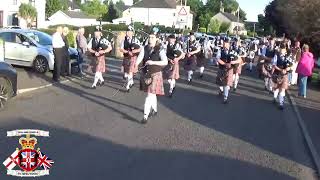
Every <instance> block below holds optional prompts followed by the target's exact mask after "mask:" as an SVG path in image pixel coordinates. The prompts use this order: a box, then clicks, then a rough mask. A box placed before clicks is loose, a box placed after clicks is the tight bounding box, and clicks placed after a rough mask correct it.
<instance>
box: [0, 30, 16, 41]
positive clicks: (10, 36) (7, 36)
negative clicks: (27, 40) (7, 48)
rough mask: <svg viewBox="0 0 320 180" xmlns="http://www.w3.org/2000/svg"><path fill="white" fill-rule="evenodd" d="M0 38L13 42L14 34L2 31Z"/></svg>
mask: <svg viewBox="0 0 320 180" xmlns="http://www.w3.org/2000/svg"><path fill="white" fill-rule="evenodd" d="M0 38H1V39H3V40H4V41H5V42H14V41H15V40H14V34H13V33H10V32H4V33H1V34H0Z"/></svg>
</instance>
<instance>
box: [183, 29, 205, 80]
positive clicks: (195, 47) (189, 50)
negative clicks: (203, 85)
mask: <svg viewBox="0 0 320 180" xmlns="http://www.w3.org/2000/svg"><path fill="white" fill-rule="evenodd" d="M200 51H201V46H200V44H199V43H198V41H196V37H195V35H194V33H193V32H191V33H190V34H189V40H188V42H187V47H186V63H185V66H184V69H185V70H186V71H187V72H188V83H189V84H190V83H191V82H192V76H193V71H194V70H195V68H196V66H197V55H198V53H199V52H200Z"/></svg>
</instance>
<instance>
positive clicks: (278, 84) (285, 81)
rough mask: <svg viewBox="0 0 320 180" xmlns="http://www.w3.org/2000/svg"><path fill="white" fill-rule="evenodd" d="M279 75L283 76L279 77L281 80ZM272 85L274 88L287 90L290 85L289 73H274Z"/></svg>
mask: <svg viewBox="0 0 320 180" xmlns="http://www.w3.org/2000/svg"><path fill="white" fill-rule="evenodd" d="M279 76H282V78H279V79H281V80H279V79H278V78H277V77H279ZM272 87H273V89H285V90H287V89H288V87H289V78H288V74H286V75H279V74H274V75H273V76H272Z"/></svg>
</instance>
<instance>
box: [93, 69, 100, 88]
mask: <svg viewBox="0 0 320 180" xmlns="http://www.w3.org/2000/svg"><path fill="white" fill-rule="evenodd" d="M99 79H100V75H99V72H96V73H95V74H94V81H93V84H92V87H95V86H97V83H98V82H99Z"/></svg>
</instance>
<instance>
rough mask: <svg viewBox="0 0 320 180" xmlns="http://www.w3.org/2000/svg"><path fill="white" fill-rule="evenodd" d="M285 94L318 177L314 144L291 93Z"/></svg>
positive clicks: (319, 163) (318, 162) (319, 160)
mask: <svg viewBox="0 0 320 180" xmlns="http://www.w3.org/2000/svg"><path fill="white" fill-rule="evenodd" d="M287 92H288V96H289V99H290V101H291V104H292V106H293V110H294V112H295V113H296V116H297V118H298V123H299V126H300V128H301V130H302V133H303V136H304V138H305V140H306V142H307V145H308V148H309V150H310V152H311V156H312V159H313V161H314V163H315V166H316V171H317V175H320V156H319V154H318V153H317V150H316V148H315V146H314V144H313V142H312V139H311V137H310V135H309V132H308V130H307V126H306V124H305V123H304V121H303V119H302V117H301V114H300V111H299V109H298V107H297V103H296V101H295V100H294V98H293V96H292V94H291V92H290V91H289V90H288V91H287Z"/></svg>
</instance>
